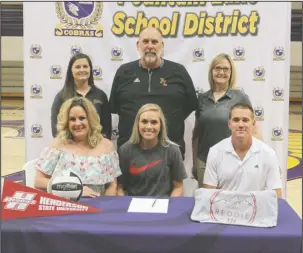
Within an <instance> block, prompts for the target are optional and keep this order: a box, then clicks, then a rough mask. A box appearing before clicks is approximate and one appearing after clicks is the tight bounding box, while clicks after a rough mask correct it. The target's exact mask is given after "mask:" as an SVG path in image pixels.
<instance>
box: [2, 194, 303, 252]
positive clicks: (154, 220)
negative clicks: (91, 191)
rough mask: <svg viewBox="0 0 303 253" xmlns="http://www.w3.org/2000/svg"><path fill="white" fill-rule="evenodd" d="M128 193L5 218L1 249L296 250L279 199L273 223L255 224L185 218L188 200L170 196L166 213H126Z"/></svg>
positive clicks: (292, 219) (294, 218)
mask: <svg viewBox="0 0 303 253" xmlns="http://www.w3.org/2000/svg"><path fill="white" fill-rule="evenodd" d="M130 201H131V197H100V198H96V199H83V200H81V201H80V202H82V203H83V204H87V205H91V206H94V207H97V208H101V209H103V212H101V213H92V214H74V215H64V216H56V217H38V218H26V219H18V220H17V219H15V220H7V221H4V222H3V223H2V252H6V253H17V252H20V253H26V252H28V253H35V252H37V253H38V252H39V253H48V252H49V253H61V252H62V253H69V252H70V253H93V252H96V253H97V252H98V253H99V252H102V253H114V252H117V253H149V252H151V253H160V252H161V253H191V252H193V253H194V252H195V253H197V252H201V253H301V244H302V229H301V222H302V221H301V219H300V218H299V217H298V215H297V214H296V213H295V212H294V211H293V210H292V209H291V207H290V206H289V205H288V204H287V202H285V201H284V200H279V216H278V226H277V227H274V228H255V227H242V226H230V225H221V224H202V223H196V222H193V221H191V220H190V214H191V211H192V208H193V205H194V198H189V197H184V198H171V199H170V202H169V209H168V213H167V214H143V213H127V209H128V206H129V203H130Z"/></svg>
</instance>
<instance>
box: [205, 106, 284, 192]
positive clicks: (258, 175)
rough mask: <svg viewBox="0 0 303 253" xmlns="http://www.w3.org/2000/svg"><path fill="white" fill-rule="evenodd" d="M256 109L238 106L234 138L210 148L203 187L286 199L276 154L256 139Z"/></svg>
mask: <svg viewBox="0 0 303 253" xmlns="http://www.w3.org/2000/svg"><path fill="white" fill-rule="evenodd" d="M254 125H255V120H254V112H253V109H252V108H251V107H250V106H249V105H246V104H236V105H234V106H233V107H232V108H231V110H230V113H229V120H228V126H229V128H230V130H231V137H229V138H226V139H224V140H222V141H220V142H219V143H217V144H216V145H214V146H213V147H211V148H210V150H209V153H208V157H207V161H206V170H205V176H204V181H203V187H204V188H209V189H222V190H227V191H240V192H247V191H262V190H275V191H276V193H277V196H278V197H279V198H282V190H281V177H280V170H279V164H278V159H277V156H276V154H275V151H274V150H273V149H272V148H271V147H270V146H269V145H267V144H266V143H264V142H262V141H259V140H258V139H256V138H254V137H253V136H252V133H253V126H254Z"/></svg>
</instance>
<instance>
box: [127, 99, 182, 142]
mask: <svg viewBox="0 0 303 253" xmlns="http://www.w3.org/2000/svg"><path fill="white" fill-rule="evenodd" d="M149 111H152V112H159V114H160V116H159V118H160V132H159V135H158V139H159V141H160V143H161V144H162V146H164V147H167V146H169V145H170V144H173V145H177V144H176V143H174V142H172V141H171V140H170V139H169V138H168V136H167V127H166V122H165V117H164V114H163V112H162V109H161V108H160V106H158V105H156V104H145V105H143V106H142V107H141V108H140V109H139V111H138V113H137V115H136V118H135V121H134V125H133V130H132V134H131V137H130V139H129V140H130V142H131V143H132V144H139V143H140V141H141V139H142V136H141V134H140V132H139V120H140V116H141V114H142V113H144V112H149Z"/></svg>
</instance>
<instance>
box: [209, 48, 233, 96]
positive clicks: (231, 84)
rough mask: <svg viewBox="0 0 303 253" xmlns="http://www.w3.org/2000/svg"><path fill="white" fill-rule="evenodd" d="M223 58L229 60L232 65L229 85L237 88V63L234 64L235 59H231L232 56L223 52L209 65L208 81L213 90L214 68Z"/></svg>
mask: <svg viewBox="0 0 303 253" xmlns="http://www.w3.org/2000/svg"><path fill="white" fill-rule="evenodd" d="M223 59H226V60H228V62H229V64H230V67H231V70H230V71H231V72H230V78H229V83H228V87H229V88H232V89H233V88H235V85H236V77H237V73H236V67H235V64H234V62H233V60H232V59H231V57H230V56H229V55H228V54H223V53H222V54H218V55H216V56H215V58H214V59H213V60H212V61H211V63H210V65H209V69H208V82H209V85H210V89H211V90H213V89H214V79H213V69H214V67H215V66H216V65H217V64H218V63H219V62H220V61H221V60H223Z"/></svg>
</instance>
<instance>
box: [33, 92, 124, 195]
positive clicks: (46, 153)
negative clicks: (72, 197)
mask: <svg viewBox="0 0 303 253" xmlns="http://www.w3.org/2000/svg"><path fill="white" fill-rule="evenodd" d="M101 130H102V127H101V125H100V120H99V116H98V114H97V112H96V110H95V108H94V106H93V104H92V103H91V102H90V101H88V100H87V99H86V98H84V97H75V98H72V99H69V100H67V101H66V102H65V103H64V104H63V105H62V107H61V109H60V112H59V115H58V123H57V132H58V134H57V137H56V138H55V139H54V140H53V141H52V142H51V143H50V145H49V146H48V147H46V148H45V149H44V150H43V152H42V154H41V156H40V158H39V159H38V160H37V163H36V171H37V173H36V178H35V188H37V189H41V190H46V189H47V185H48V183H49V181H50V180H51V178H52V177H54V176H55V175H60V174H63V173H64V171H70V172H74V173H75V174H77V175H78V176H79V177H80V179H81V180H82V183H83V193H82V196H83V197H96V196H100V195H107V196H114V195H116V192H117V179H116V178H117V177H118V176H120V175H121V170H120V167H119V159H118V155H117V152H116V151H115V150H114V146H113V144H112V142H111V141H110V140H108V139H106V138H104V137H103V136H102V135H101ZM106 184H108V186H107V187H106V189H105V185H106Z"/></svg>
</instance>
